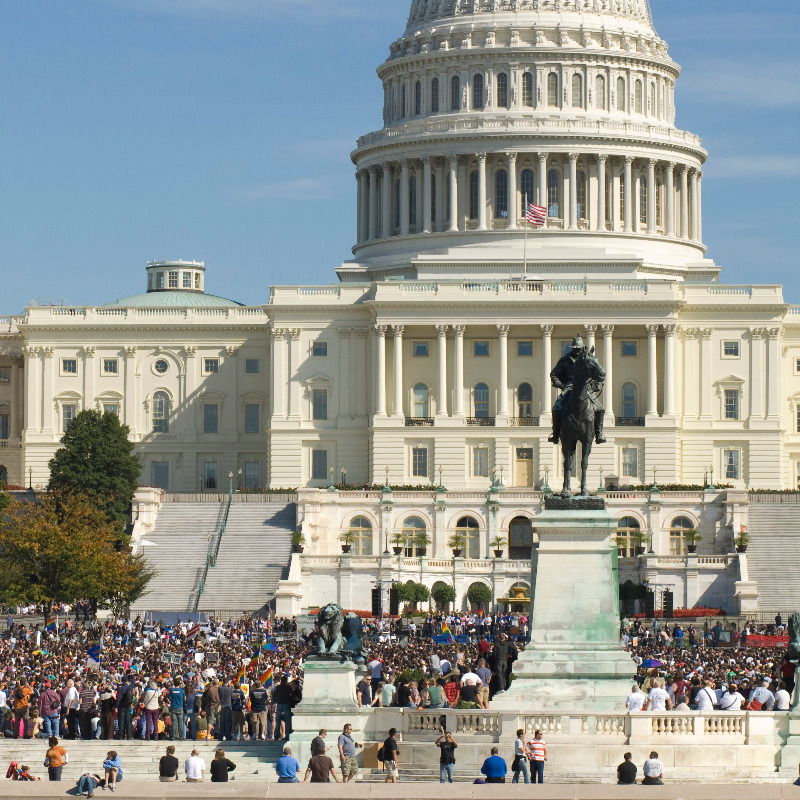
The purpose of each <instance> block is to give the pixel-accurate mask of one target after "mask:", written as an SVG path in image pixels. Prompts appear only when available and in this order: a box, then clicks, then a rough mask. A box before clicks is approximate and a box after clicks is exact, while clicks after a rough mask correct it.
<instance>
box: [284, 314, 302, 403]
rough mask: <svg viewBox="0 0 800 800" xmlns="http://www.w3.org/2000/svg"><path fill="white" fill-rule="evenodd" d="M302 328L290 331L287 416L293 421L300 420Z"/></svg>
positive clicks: (285, 378)
mask: <svg viewBox="0 0 800 800" xmlns="http://www.w3.org/2000/svg"><path fill="white" fill-rule="evenodd" d="M301 334H302V330H301V329H300V328H290V329H289V342H288V344H289V358H288V361H287V367H288V369H287V371H286V374H285V375H284V380H285V381H286V387H287V389H288V400H287V403H286V414H287V416H288V417H290V418H293V419H299V418H300V378H299V374H298V372H299V368H300V336H301Z"/></svg>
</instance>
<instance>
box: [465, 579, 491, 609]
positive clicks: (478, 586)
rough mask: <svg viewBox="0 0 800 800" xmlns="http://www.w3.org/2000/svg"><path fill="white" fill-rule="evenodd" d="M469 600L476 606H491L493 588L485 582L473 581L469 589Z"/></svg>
mask: <svg viewBox="0 0 800 800" xmlns="http://www.w3.org/2000/svg"><path fill="white" fill-rule="evenodd" d="M467 600H469V601H470V603H472V604H473V605H476V606H490V605H491V604H492V590H491V589H490V588H489V587H488V586H487V585H486V584H485V583H473V584H472V586H470V587H469V589H467Z"/></svg>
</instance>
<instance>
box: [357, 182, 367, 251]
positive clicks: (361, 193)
mask: <svg viewBox="0 0 800 800" xmlns="http://www.w3.org/2000/svg"><path fill="white" fill-rule="evenodd" d="M356 180H357V181H358V241H359V243H361V242H363V241H364V240H365V239H366V238H367V230H368V225H369V222H368V213H369V208H368V202H369V201H368V198H367V192H368V184H367V181H368V176H367V171H366V170H364V169H360V170H359V171H358V172H357V173H356Z"/></svg>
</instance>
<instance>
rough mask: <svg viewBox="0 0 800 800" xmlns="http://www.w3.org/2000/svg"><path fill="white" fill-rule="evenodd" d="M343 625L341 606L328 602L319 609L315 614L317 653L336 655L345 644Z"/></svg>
mask: <svg viewBox="0 0 800 800" xmlns="http://www.w3.org/2000/svg"><path fill="white" fill-rule="evenodd" d="M343 625H344V612H343V611H342V607H341V606H337V605H336V603H328V605H326V606H324V607H323V608H321V609H320V610H319V615H318V616H317V626H318V628H319V632H318V635H317V654H318V655H321V656H327V655H331V656H332V655H336V654H337V653H339V652H340V651H341V650H342V648H343V647H344V644H345V639H344V636H342V626H343Z"/></svg>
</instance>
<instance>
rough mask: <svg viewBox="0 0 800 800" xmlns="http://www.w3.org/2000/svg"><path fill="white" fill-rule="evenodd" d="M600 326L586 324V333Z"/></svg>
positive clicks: (592, 331)
mask: <svg viewBox="0 0 800 800" xmlns="http://www.w3.org/2000/svg"><path fill="white" fill-rule="evenodd" d="M598 327H600V326H599V325H584V326H583V328H584V330H585V331H586V333H594V332H595V331H596V330H597V329H598Z"/></svg>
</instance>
